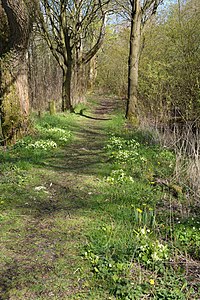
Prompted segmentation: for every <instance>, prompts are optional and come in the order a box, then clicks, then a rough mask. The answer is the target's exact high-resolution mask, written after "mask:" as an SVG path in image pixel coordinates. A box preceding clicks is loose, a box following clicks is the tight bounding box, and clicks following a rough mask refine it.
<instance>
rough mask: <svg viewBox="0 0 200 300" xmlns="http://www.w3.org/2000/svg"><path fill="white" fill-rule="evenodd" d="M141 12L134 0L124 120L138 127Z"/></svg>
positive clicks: (138, 4) (138, 3)
mask: <svg viewBox="0 0 200 300" xmlns="http://www.w3.org/2000/svg"><path fill="white" fill-rule="evenodd" d="M141 23H142V10H141V6H140V0H135V5H133V6H132V18H131V33H130V50H129V63H128V101H127V109H126V118H127V119H129V120H130V121H131V122H132V123H133V124H134V125H136V126H137V125H138V122H139V121H138V112H137V104H138V67H139V56H140V40H141Z"/></svg>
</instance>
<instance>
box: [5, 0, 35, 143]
mask: <svg viewBox="0 0 200 300" xmlns="http://www.w3.org/2000/svg"><path fill="white" fill-rule="evenodd" d="M1 3H2V4H1V5H2V8H3V10H4V13H5V15H6V17H7V22H8V25H7V26H8V28H7V29H8V31H9V35H8V39H7V40H6V41H5V43H4V45H5V47H3V48H2V49H1V52H0V115H1V130H2V136H3V142H4V144H7V142H8V141H9V142H11V143H12V142H14V141H15V139H16V138H17V137H19V136H22V135H23V134H24V133H25V132H26V131H27V128H28V114H29V91H28V75H27V74H28V72H27V64H26V49H27V45H28V39H29V29H30V19H29V15H28V11H27V7H26V5H25V4H24V2H23V1H22V0H2V1H1Z"/></svg>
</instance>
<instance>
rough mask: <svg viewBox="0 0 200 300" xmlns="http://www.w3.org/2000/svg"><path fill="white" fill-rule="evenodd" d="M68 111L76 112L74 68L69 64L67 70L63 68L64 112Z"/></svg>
mask: <svg viewBox="0 0 200 300" xmlns="http://www.w3.org/2000/svg"><path fill="white" fill-rule="evenodd" d="M66 110H69V111H70V112H73V111H74V109H73V106H72V66H71V65H69V64H68V67H67V68H63V83H62V111H63V112H64V111H66Z"/></svg>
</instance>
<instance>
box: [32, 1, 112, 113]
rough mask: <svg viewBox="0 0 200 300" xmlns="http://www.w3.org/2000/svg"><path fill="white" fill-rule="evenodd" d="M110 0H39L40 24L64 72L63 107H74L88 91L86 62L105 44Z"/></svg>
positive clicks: (66, 108) (69, 108)
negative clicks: (84, 89) (84, 80)
mask: <svg viewBox="0 0 200 300" xmlns="http://www.w3.org/2000/svg"><path fill="white" fill-rule="evenodd" d="M108 2H109V0H105V1H104V0H78V1H77V0H72V1H67V0H59V1H52V0H40V1H37V0H36V3H37V12H38V21H39V22H38V24H39V28H40V30H41V32H42V34H43V36H44V38H45V39H46V41H47V44H48V46H49V48H50V49H51V51H52V53H53V55H54V57H55V58H56V60H57V62H58V64H59V66H60V67H61V69H62V73H63V84H62V110H63V111H65V110H70V111H73V109H74V105H75V104H76V103H77V102H80V100H81V96H82V95H83V93H84V91H83V86H84V82H83V78H84V65H85V64H87V63H88V62H89V61H90V60H91V59H92V57H94V55H95V54H96V53H97V51H98V50H99V48H100V47H101V45H102V42H103V38H104V34H105V24H106V8H107V4H108ZM94 28H95V30H94ZM91 35H93V39H92V40H93V43H92V44H91V43H89V42H88V40H91V39H90V36H91Z"/></svg>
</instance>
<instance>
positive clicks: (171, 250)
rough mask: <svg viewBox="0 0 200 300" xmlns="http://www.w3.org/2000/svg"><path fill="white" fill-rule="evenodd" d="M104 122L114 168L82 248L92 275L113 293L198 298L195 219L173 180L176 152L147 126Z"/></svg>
mask: <svg viewBox="0 0 200 300" xmlns="http://www.w3.org/2000/svg"><path fill="white" fill-rule="evenodd" d="M110 128H112V134H111V135H110V138H109V139H108V142H107V144H106V146H105V148H104V149H105V151H106V153H107V156H108V158H109V161H110V163H111V166H112V168H111V172H110V173H109V174H108V175H107V176H106V177H105V178H103V179H102V181H101V183H100V188H101V191H103V194H104V201H103V202H102V203H101V204H100V205H99V206H98V211H100V212H101V214H102V215H101V219H100V220H98V221H97V222H96V223H95V224H94V226H92V228H91V230H90V231H89V233H88V243H87V245H86V246H85V252H84V255H83V256H84V258H85V259H86V260H87V261H88V262H89V264H90V266H91V272H92V274H93V279H94V278H95V281H96V284H97V285H98V286H99V288H100V289H106V290H108V291H109V293H110V295H112V296H114V297H115V298H116V299H166V300H167V299H199V290H198V288H199V286H198V282H197V281H196V278H193V279H191V278H192V276H191V275H192V269H193V264H194V259H199V246H200V244H199V236H200V235H199V233H200V223H199V219H198V217H197V216H195V217H194V215H192V214H189V215H186V214H184V213H182V210H181V209H179V206H180V207H181V208H183V207H184V206H187V205H188V203H187V196H186V193H185V192H184V191H183V190H182V188H181V187H180V186H179V185H178V183H177V182H174V177H173V174H174V173H173V172H174V168H175V164H176V156H175V154H174V153H173V151H171V150H169V149H167V148H162V147H161V146H160V145H159V144H158V143H157V139H156V137H155V136H154V135H152V134H151V133H149V132H146V133H145V132H144V131H143V132H132V133H131V131H130V130H123V131H121V134H120V131H119V128H120V127H117V132H116V134H113V129H114V128H115V124H114V122H113V124H112V125H111V126H110V125H109V131H110ZM174 206H175V207H176V206H177V209H176V208H174ZM188 265H189V268H188ZM190 267H191V271H190Z"/></svg>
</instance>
